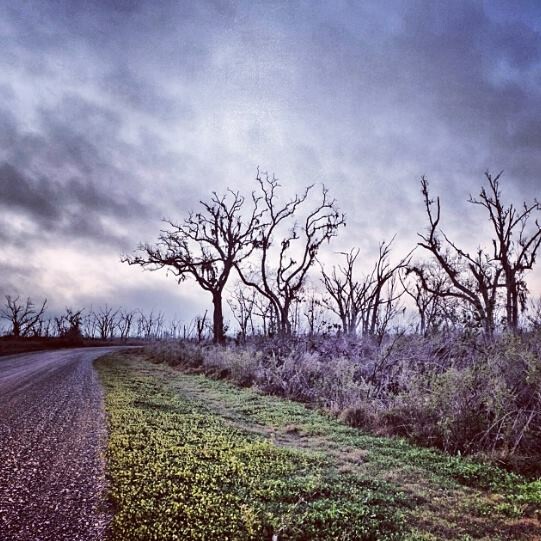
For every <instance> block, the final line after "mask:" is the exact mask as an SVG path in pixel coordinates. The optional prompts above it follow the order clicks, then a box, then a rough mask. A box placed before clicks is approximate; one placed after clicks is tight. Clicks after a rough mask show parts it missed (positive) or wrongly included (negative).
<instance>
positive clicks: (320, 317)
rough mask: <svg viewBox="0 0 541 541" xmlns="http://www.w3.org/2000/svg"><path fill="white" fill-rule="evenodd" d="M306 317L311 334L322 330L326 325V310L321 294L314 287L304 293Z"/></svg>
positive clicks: (313, 334)
mask: <svg viewBox="0 0 541 541" xmlns="http://www.w3.org/2000/svg"><path fill="white" fill-rule="evenodd" d="M303 301H304V317H305V318H306V323H307V325H308V334H309V336H315V335H317V334H319V333H321V332H322V330H323V329H324V327H325V325H326V323H327V322H326V321H325V310H324V308H323V305H324V303H323V300H322V298H321V295H320V294H319V293H318V292H317V291H316V290H315V289H313V288H310V289H309V290H308V291H305V293H304V299H303Z"/></svg>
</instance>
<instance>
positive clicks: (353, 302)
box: [321, 248, 370, 336]
mask: <svg viewBox="0 0 541 541" xmlns="http://www.w3.org/2000/svg"><path fill="white" fill-rule="evenodd" d="M340 255H343V256H344V258H345V264H343V265H339V266H333V269H332V272H330V273H327V272H326V271H325V269H324V268H323V266H322V267H321V274H322V282H323V285H324V286H325V290H326V292H327V294H328V295H329V296H330V299H329V302H328V304H327V306H328V307H329V309H330V310H331V311H332V312H333V313H335V314H336V315H337V316H338V317H339V318H340V322H341V324H342V330H343V332H344V333H345V334H348V335H351V336H354V335H355V334H356V333H357V327H358V325H359V321H360V318H361V316H362V313H363V311H364V310H365V308H366V304H367V295H368V290H369V288H370V282H369V281H368V280H365V281H362V282H360V281H358V280H357V279H356V278H355V276H354V272H355V262H356V261H357V258H358V257H359V249H358V248H353V249H351V250H350V251H349V252H340Z"/></svg>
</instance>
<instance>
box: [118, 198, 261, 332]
mask: <svg viewBox="0 0 541 541" xmlns="http://www.w3.org/2000/svg"><path fill="white" fill-rule="evenodd" d="M244 202H245V199H244V197H242V196H241V195H240V194H239V192H233V191H231V190H228V192H227V194H226V195H223V196H218V195H217V194H216V192H213V194H212V197H211V199H210V201H209V202H204V201H201V202H200V203H201V206H202V207H203V208H202V211H201V212H197V213H194V212H191V213H190V214H189V216H188V218H186V219H185V220H184V222H183V223H181V224H176V223H174V222H172V221H170V220H164V222H165V223H166V224H167V226H168V228H167V229H165V230H162V232H161V234H160V236H159V240H158V243H157V244H156V245H155V246H151V245H149V244H145V245H141V246H140V247H139V251H140V254H138V255H134V256H125V257H123V261H125V262H127V263H128V264H130V265H141V266H142V267H145V268H148V269H150V270H157V269H162V268H167V269H169V270H171V271H172V272H173V274H174V275H175V276H176V277H177V279H178V281H179V283H180V282H182V281H184V280H185V279H186V278H187V277H188V276H191V277H193V278H194V279H195V281H196V282H197V283H198V285H199V286H200V287H201V288H202V289H204V290H205V291H208V292H209V293H210V294H211V296H212V304H213V308H214V311H213V334H214V342H216V343H223V342H224V341H225V333H224V318H223V307H222V296H223V291H224V288H225V285H226V283H227V280H228V279H229V276H230V274H231V271H232V270H233V268H234V266H235V265H236V264H239V263H240V262H241V261H242V260H243V259H245V258H246V257H248V256H249V255H250V254H251V253H252V251H253V250H254V247H255V246H254V244H253V242H252V241H253V239H254V236H255V235H256V232H257V230H258V227H259V218H260V216H261V214H260V212H259V211H258V198H256V197H255V196H253V203H254V205H253V208H252V210H251V215H250V216H249V218H248V220H247V221H246V222H244V221H243V220H242V215H241V213H242V211H243V207H244Z"/></svg>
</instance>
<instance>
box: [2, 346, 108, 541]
mask: <svg viewBox="0 0 541 541" xmlns="http://www.w3.org/2000/svg"><path fill="white" fill-rule="evenodd" d="M111 350H112V348H84V349H71V350H61V351H48V352H39V353H30V354H22V355H14V356H11V357H2V358H0V540H2V541H4V540H5V541H8V540H9V541H23V540H24V541H30V540H31V541H49V540H51V541H63V540H66V541H68V540H69V541H77V540H85V541H94V540H99V539H101V538H102V537H103V534H104V531H105V528H106V526H107V523H108V520H109V518H110V512H109V510H108V509H107V507H106V505H105V502H104V499H103V495H104V487H105V475H104V449H105V444H106V424H105V414H104V411H103V397H102V390H101V386H100V383H99V381H98V376H97V374H96V371H95V370H94V369H93V367H92V362H93V360H94V359H96V358H97V357H100V356H102V355H104V354H105V353H108V352H110V351H111Z"/></svg>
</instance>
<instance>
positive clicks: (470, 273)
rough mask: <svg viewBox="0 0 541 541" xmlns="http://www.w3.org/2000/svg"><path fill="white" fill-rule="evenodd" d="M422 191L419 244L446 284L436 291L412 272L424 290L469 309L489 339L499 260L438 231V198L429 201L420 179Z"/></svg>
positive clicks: (423, 276) (425, 184)
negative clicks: (424, 227)
mask: <svg viewBox="0 0 541 541" xmlns="http://www.w3.org/2000/svg"><path fill="white" fill-rule="evenodd" d="M421 192H422V194H423V198H424V204H425V210H426V213H427V217H428V221H429V227H428V231H427V233H425V234H419V237H420V238H421V242H419V243H418V244H419V246H421V247H422V248H424V249H425V250H428V251H429V252H430V253H431V254H432V255H433V256H434V259H435V261H436V262H437V263H438V264H439V266H440V267H441V268H442V270H443V271H444V272H445V274H446V275H447V277H448V278H449V282H448V285H446V287H445V288H443V289H439V290H438V289H436V288H434V286H433V285H432V284H431V283H430V282H429V281H428V280H427V278H426V273H425V271H424V270H423V268H421V267H414V268H413V271H414V272H415V273H416V274H417V275H418V276H419V278H420V280H421V283H422V285H423V288H424V289H425V290H426V291H428V292H430V293H432V294H437V295H439V296H440V297H446V298H455V299H459V300H461V301H462V302H464V303H466V305H468V306H470V307H471V308H472V309H473V311H474V313H475V315H476V318H477V319H478V320H479V322H480V323H481V325H482V326H483V329H484V331H485V334H486V335H487V336H492V334H493V332H494V328H495V315H496V307H497V295H498V288H500V287H501V286H502V282H501V275H502V271H503V269H502V267H501V266H500V265H499V264H498V261H497V260H496V259H495V258H494V257H493V256H490V255H489V254H488V253H486V252H485V251H484V250H483V249H482V248H478V250H477V253H476V254H475V255H474V256H472V255H470V254H469V253H468V252H466V251H464V250H462V249H460V248H459V247H458V246H457V245H456V244H455V243H454V242H452V241H451V240H449V238H448V237H447V236H446V235H445V233H443V232H442V231H441V230H438V226H439V223H440V217H441V207H440V199H439V197H438V198H436V200H435V201H434V200H432V199H430V196H429V191H428V181H427V180H426V178H425V177H422V178H421ZM442 239H443V240H442Z"/></svg>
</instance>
